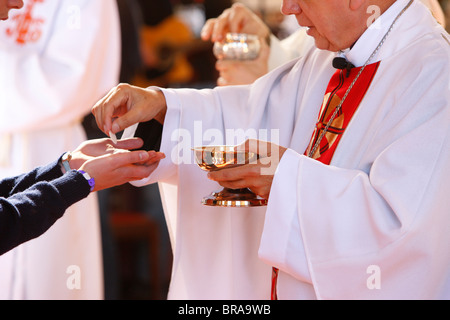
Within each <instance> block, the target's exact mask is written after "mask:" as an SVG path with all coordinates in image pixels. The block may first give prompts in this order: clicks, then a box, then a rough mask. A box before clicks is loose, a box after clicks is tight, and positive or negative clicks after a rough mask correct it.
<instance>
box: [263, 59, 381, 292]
mask: <svg viewBox="0 0 450 320" xmlns="http://www.w3.org/2000/svg"><path fill="white" fill-rule="evenodd" d="M379 65H380V62H376V63H373V64H369V65H367V66H366V67H365V69H364V70H363V72H362V73H361V75H360V76H359V78H358V79H357V80H356V82H355V84H354V85H353V88H352V89H351V90H350V92H349V94H348V96H347V98H346V99H345V101H344V103H343V104H342V107H341V109H340V110H339V112H338V114H337V115H336V117H335V118H334V120H333V122H332V123H331V125H330V127H329V128H328V130H327V132H326V133H325V135H324V137H323V139H322V140H321V142H320V145H319V147H318V148H317V150H316V151H315V152H314V154H313V155H312V156H311V157H312V158H313V159H316V160H317V161H320V162H322V163H324V164H330V162H331V159H332V158H333V154H334V151H335V150H336V148H337V145H338V144H339V141H340V140H341V138H342V134H343V133H344V132H345V129H346V128H347V126H348V124H349V123H350V120H351V119H352V117H353V115H354V114H355V112H356V110H357V109H358V107H359V105H360V103H361V101H362V99H363V98H364V95H365V94H366V92H367V90H368V89H369V87H370V84H371V83H372V80H373V78H374V76H375V74H376V72H377V70H378V66H379ZM361 68H362V67H359V68H353V69H351V71H350V74H349V75H348V77H347V71H346V70H336V72H335V73H334V74H333V76H332V77H331V80H330V82H329V83H328V87H327V90H326V92H325V96H324V99H323V103H322V107H321V108H320V112H319V116H318V120H317V123H316V127H315V128H314V132H313V134H312V137H311V141H310V143H309V146H308V148H307V149H306V151H305V155H307V156H308V155H309V153H310V152H311V150H312V149H313V148H314V145H315V144H316V142H317V140H318V139H319V137H320V136H321V134H322V132H323V130H324V129H325V127H326V126H327V124H328V122H329V120H330V119H331V117H332V115H333V113H334V111H335V110H336V107H337V106H338V105H339V104H340V103H341V100H342V98H343V97H344V95H345V93H346V92H347V90H348V88H349V86H350V85H351V83H352V82H353V80H354V79H355V78H356V76H357V75H358V73H359V72H360V70H361ZM277 278H278V269H277V268H273V270H272V292H271V298H272V300H277V292H276V283H277Z"/></svg>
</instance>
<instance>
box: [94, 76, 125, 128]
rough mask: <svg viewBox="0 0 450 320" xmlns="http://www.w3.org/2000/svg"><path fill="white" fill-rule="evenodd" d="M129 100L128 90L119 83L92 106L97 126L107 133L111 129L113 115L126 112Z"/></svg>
mask: <svg viewBox="0 0 450 320" xmlns="http://www.w3.org/2000/svg"><path fill="white" fill-rule="evenodd" d="M128 100H129V94H128V90H125V89H124V85H118V86H116V87H114V88H113V89H111V90H110V92H109V93H108V94H107V95H106V96H105V97H104V98H102V99H101V100H99V101H98V102H97V103H96V104H95V105H94V106H93V107H92V114H93V115H94V116H95V121H96V122H97V126H98V128H99V129H100V130H102V131H103V132H104V133H105V134H106V135H109V132H110V131H111V127H112V120H113V116H114V115H115V114H116V115H117V114H119V115H120V114H122V113H125V112H126V110H127V107H128ZM114 133H115V132H114Z"/></svg>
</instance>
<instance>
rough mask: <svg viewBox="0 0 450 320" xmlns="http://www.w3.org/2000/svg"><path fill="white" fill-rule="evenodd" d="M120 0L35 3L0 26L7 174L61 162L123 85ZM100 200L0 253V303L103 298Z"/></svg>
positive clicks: (2, 157) (2, 161) (0, 155)
mask: <svg viewBox="0 0 450 320" xmlns="http://www.w3.org/2000/svg"><path fill="white" fill-rule="evenodd" d="M119 68H120V24H119V16H118V11H117V7H116V2H115V1H112V0H95V1H89V0H61V1H60V0H39V1H36V0H30V1H25V4H24V7H23V8H22V9H21V10H14V11H12V12H11V13H10V19H9V20H8V21H2V22H1V23H0V70H1V74H0V91H1V93H0V97H1V98H0V140H1V142H0V145H1V151H0V177H6V176H13V175H17V174H20V173H23V172H27V171H29V170H31V169H33V168H35V167H36V166H40V165H45V164H47V163H50V162H51V161H55V160H56V159H58V157H59V156H61V154H62V153H64V152H65V151H69V150H74V149H75V148H76V147H77V146H78V145H79V144H80V143H81V142H83V141H85V140H86V138H87V137H86V134H85V131H84V129H83V127H82V124H81V121H82V120H83V117H84V116H86V115H87V114H89V113H90V110H91V108H92V105H93V104H94V103H95V101H97V100H98V99H99V98H100V97H101V96H102V95H104V94H105V93H107V92H108V90H109V89H110V88H111V86H114V85H116V84H117V83H118V77H119ZM102 266H103V261H102V248H101V230H100V217H99V209H98V201H97V196H96V195H95V194H92V195H91V196H89V197H88V198H86V199H85V200H82V201H80V202H79V203H77V204H75V205H74V206H72V207H71V208H69V209H68V210H67V211H66V213H65V215H64V216H63V217H62V218H61V219H60V220H59V221H57V222H56V223H55V225H54V226H52V228H51V229H50V230H48V232H46V233H45V234H44V235H42V236H41V237H39V238H37V239H34V240H33V241H30V242H27V243H25V244H23V245H21V246H19V247H17V248H15V249H13V250H12V251H10V252H8V253H6V254H4V255H3V256H1V257H0V299H103V297H104V292H103V291H104V290H103V268H102Z"/></svg>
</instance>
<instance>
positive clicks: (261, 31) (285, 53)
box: [201, 0, 446, 86]
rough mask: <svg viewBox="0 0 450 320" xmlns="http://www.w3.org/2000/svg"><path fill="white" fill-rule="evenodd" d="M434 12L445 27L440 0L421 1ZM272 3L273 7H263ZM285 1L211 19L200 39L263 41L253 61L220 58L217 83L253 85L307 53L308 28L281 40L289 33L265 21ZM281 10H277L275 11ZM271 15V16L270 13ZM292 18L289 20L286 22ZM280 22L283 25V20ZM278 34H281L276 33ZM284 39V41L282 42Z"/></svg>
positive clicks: (245, 1)
mask: <svg viewBox="0 0 450 320" xmlns="http://www.w3.org/2000/svg"><path fill="white" fill-rule="evenodd" d="M420 1H422V2H423V3H424V4H425V5H426V6H427V7H428V8H429V9H430V10H431V12H432V13H433V16H434V17H435V18H436V20H437V21H438V22H439V23H440V24H441V25H443V26H444V27H445V25H446V19H445V15H444V12H443V10H442V7H441V5H440V4H439V2H438V1H437V0H420ZM267 3H269V4H270V5H264V4H267ZM281 3H282V1H279V0H274V1H270V2H267V1H266V2H263V4H261V2H259V1H257V0H256V1H254V0H240V1H235V4H234V5H233V6H232V7H231V8H230V9H227V10H225V11H224V12H223V13H222V14H221V15H220V16H219V17H218V18H212V19H209V20H208V21H206V23H205V25H204V27H203V29H202V32H201V36H202V39H203V40H205V41H207V40H211V41H213V42H216V41H220V40H221V39H223V38H224V36H225V34H226V33H227V32H242V33H249V34H256V35H258V37H259V38H260V39H261V40H263V41H261V43H262V47H261V52H260V55H259V56H258V58H256V59H255V60H252V61H232V60H223V59H219V60H218V61H217V63H216V69H217V71H218V72H219V77H218V79H217V84H218V85H219V86H225V85H240V84H249V83H253V82H254V81H255V80H256V79H258V78H259V77H261V76H263V75H264V74H266V73H267V72H269V71H271V70H273V69H275V68H276V67H279V66H281V65H282V64H284V63H286V62H288V61H290V60H292V59H295V58H297V57H300V56H302V55H303V54H304V49H305V48H308V47H309V45H310V44H311V43H312V42H313V41H314V40H313V39H312V38H311V37H308V36H307V34H306V29H305V28H301V27H300V28H299V27H298V25H297V29H298V30H297V31H295V32H293V33H292V34H289V35H288V36H287V37H286V38H282V36H283V35H286V33H281V37H280V34H279V30H280V29H282V28H280V27H277V26H276V22H275V23H274V20H275V19H273V18H272V19H270V18H269V21H266V19H265V17H267V16H269V17H270V16H272V17H273V16H276V14H275V13H273V12H274V11H278V13H281V11H280V10H279V8H280V7H281ZM276 8H278V10H277V9H276ZM269 12H272V14H271V15H270V14H268V13H269ZM290 18H292V17H286V18H285V21H288V20H290ZM275 21H278V23H281V22H282V21H280V20H275ZM277 31H278V32H277ZM280 38H282V39H280Z"/></svg>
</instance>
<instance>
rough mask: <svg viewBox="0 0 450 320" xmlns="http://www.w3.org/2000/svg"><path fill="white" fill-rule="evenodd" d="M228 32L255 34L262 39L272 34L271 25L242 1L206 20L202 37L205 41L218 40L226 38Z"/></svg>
mask: <svg viewBox="0 0 450 320" xmlns="http://www.w3.org/2000/svg"><path fill="white" fill-rule="evenodd" d="M228 32H238V33H249V34H255V35H257V36H258V37H260V38H261V39H267V38H268V37H269V36H270V34H271V32H270V29H269V27H268V26H267V25H266V24H265V23H264V22H263V21H262V20H261V19H260V18H259V17H258V16H257V15H256V14H255V13H254V12H253V11H251V10H250V9H249V8H247V7H246V6H244V5H243V4H240V3H235V4H234V5H233V6H232V7H231V8H229V9H226V10H225V11H224V12H223V13H222V14H221V15H220V16H219V17H217V18H213V19H209V20H208V21H206V23H205V25H204V26H203V29H202V32H201V37H202V40H204V41H207V40H211V41H212V42H217V41H222V40H223V39H225V35H226V34H227V33H228Z"/></svg>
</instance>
